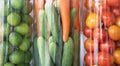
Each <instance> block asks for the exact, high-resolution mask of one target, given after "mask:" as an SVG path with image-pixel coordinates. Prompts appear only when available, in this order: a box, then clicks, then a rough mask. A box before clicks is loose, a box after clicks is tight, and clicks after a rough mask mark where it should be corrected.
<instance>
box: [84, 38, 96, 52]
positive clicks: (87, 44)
mask: <svg viewBox="0 0 120 66" xmlns="http://www.w3.org/2000/svg"><path fill="white" fill-rule="evenodd" d="M84 46H85V49H86V51H88V52H93V51H94V50H95V48H94V41H93V40H92V39H90V38H88V39H86V40H85V43H84Z"/></svg>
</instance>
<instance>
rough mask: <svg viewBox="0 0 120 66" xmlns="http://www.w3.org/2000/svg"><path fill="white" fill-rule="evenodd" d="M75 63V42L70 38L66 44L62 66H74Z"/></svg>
mask: <svg viewBox="0 0 120 66" xmlns="http://www.w3.org/2000/svg"><path fill="white" fill-rule="evenodd" d="M72 61H73V40H72V38H69V39H68V41H67V42H65V44H64V50H63V58H62V66H72Z"/></svg>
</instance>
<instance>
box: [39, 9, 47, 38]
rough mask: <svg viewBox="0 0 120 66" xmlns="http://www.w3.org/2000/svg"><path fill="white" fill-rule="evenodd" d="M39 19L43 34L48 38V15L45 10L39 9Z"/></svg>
mask: <svg viewBox="0 0 120 66" xmlns="http://www.w3.org/2000/svg"><path fill="white" fill-rule="evenodd" d="M38 21H39V26H40V32H41V36H42V37H43V38H45V39H47V33H48V32H47V17H46V13H45V11H44V10H40V11H39V17H38Z"/></svg>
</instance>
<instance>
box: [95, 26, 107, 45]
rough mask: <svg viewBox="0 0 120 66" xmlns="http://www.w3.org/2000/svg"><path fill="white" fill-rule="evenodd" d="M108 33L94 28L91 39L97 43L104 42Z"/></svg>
mask: <svg viewBox="0 0 120 66" xmlns="http://www.w3.org/2000/svg"><path fill="white" fill-rule="evenodd" d="M107 37H108V33H107V31H105V30H104V29H100V28H95V29H94V31H93V39H94V40H98V42H99V43H102V42H105V41H106V40H107V39H108V38H107Z"/></svg>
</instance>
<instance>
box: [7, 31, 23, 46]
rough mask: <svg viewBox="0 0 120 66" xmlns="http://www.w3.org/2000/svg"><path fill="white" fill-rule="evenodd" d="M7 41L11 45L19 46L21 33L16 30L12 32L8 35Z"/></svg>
mask: <svg viewBox="0 0 120 66" xmlns="http://www.w3.org/2000/svg"><path fill="white" fill-rule="evenodd" d="M9 42H10V43H11V44H12V45H13V46H19V45H20V44H21V42H22V37H21V35H19V34H18V33H16V32H12V33H10V35H9Z"/></svg>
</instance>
